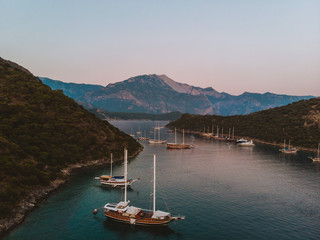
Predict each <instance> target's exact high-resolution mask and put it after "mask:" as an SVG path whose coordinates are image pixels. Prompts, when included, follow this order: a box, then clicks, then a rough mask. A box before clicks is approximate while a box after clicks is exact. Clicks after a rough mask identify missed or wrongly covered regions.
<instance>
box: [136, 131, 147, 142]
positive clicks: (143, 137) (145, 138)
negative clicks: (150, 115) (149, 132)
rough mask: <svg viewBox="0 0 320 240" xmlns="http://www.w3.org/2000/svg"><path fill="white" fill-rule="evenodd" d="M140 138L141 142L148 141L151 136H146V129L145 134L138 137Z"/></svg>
mask: <svg viewBox="0 0 320 240" xmlns="http://www.w3.org/2000/svg"><path fill="white" fill-rule="evenodd" d="M138 140H139V141H141V142H147V141H149V140H150V138H148V137H146V131H144V136H141V137H138Z"/></svg>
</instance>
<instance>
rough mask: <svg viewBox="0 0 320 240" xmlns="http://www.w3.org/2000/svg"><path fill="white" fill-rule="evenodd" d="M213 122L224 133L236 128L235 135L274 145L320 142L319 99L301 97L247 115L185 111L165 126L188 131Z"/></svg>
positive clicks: (306, 144)
mask: <svg viewBox="0 0 320 240" xmlns="http://www.w3.org/2000/svg"><path fill="white" fill-rule="evenodd" d="M213 124H214V125H215V126H217V125H219V127H220V129H221V128H224V133H228V131H229V128H232V127H235V135H237V136H246V137H250V138H256V139H260V140H263V141H266V142H270V143H277V144H281V143H282V142H283V140H284V139H287V141H288V140H289V139H290V140H291V143H292V144H293V145H295V146H301V147H306V148H316V147H317V144H318V143H319V142H320V98H312V99H309V100H301V101H299V102H295V103H292V104H289V105H287V106H283V107H277V108H273V109H269V110H264V111H260V112H256V113H251V114H249V115H237V116H228V117H222V116H216V115H206V116H199V115H192V114H184V115H182V117H181V118H180V119H178V120H176V121H173V122H170V123H169V124H168V127H170V128H174V127H177V128H180V129H186V130H190V131H203V129H204V128H205V129H207V128H208V127H209V128H210V131H211V127H212V125H213ZM220 131H221V130H220ZM220 133H221V132H220Z"/></svg>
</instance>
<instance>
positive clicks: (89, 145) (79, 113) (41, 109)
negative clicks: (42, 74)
mask: <svg viewBox="0 0 320 240" xmlns="http://www.w3.org/2000/svg"><path fill="white" fill-rule="evenodd" d="M124 147H127V148H128V151H129V154H130V153H131V154H132V153H134V152H136V151H137V150H138V149H139V148H140V145H139V143H137V142H136V141H135V140H134V139H133V138H131V137H129V136H128V135H126V134H125V133H123V132H121V131H120V130H118V129H117V128H115V127H113V126H112V125H110V124H109V123H108V122H107V121H102V120H100V119H99V118H97V117H96V116H95V115H94V114H92V113H89V112H87V111H86V110H84V108H83V107H82V106H80V105H78V104H77V103H76V102H75V101H74V100H73V99H71V98H69V97H66V96H65V95H64V94H63V93H62V91H61V90H56V91H52V90H51V89H50V88H49V87H48V86H46V85H45V84H43V83H42V82H41V81H40V80H39V79H38V78H36V77H34V76H33V75H32V74H31V73H29V72H28V71H27V70H26V69H23V68H22V67H20V66H18V65H16V64H14V63H12V62H9V61H6V60H3V59H1V58H0V217H3V216H5V215H7V214H9V213H10V212H11V210H12V208H13V207H15V205H16V204H17V203H18V202H19V201H20V200H21V199H22V198H23V196H25V194H26V193H27V192H28V191H29V190H30V189H35V188H38V187H39V186H41V185H48V184H49V183H50V181H52V180H54V179H56V178H59V177H62V176H61V172H60V170H61V169H62V168H63V167H64V166H66V165H67V164H70V163H78V162H85V161H88V160H96V159H102V158H106V156H110V152H112V153H113V154H114V155H115V157H122V155H123V148H124Z"/></svg>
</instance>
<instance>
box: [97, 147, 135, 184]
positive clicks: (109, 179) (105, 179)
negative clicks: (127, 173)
mask: <svg viewBox="0 0 320 240" xmlns="http://www.w3.org/2000/svg"><path fill="white" fill-rule="evenodd" d="M110 164H111V167H110V175H102V176H100V177H96V178H95V179H97V180H100V183H101V184H102V185H106V186H110V187H123V186H125V184H126V182H127V185H128V186H131V184H132V183H134V182H136V181H137V180H138V179H127V180H125V179H124V176H113V175H112V153H111V160H110Z"/></svg>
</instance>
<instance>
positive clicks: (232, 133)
mask: <svg viewBox="0 0 320 240" xmlns="http://www.w3.org/2000/svg"><path fill="white" fill-rule="evenodd" d="M232 139H234V127H233V128H232Z"/></svg>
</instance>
